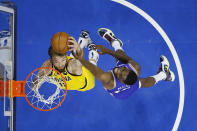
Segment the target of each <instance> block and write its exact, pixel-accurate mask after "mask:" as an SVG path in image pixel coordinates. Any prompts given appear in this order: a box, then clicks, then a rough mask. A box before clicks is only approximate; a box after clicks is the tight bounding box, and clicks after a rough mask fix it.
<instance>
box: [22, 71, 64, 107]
mask: <svg viewBox="0 0 197 131" xmlns="http://www.w3.org/2000/svg"><path fill="white" fill-rule="evenodd" d="M42 70H43V69H42ZM53 71H54V70H53ZM37 74H38V73H36V72H33V73H32V74H31V76H29V78H28V80H27V81H26V85H25V88H26V89H25V93H26V98H27V99H28V101H29V103H30V104H31V105H32V106H33V107H35V108H36V109H38V110H39V109H40V110H52V109H55V108H57V107H58V106H59V105H61V103H62V102H63V100H64V98H65V92H66V90H65V89H62V88H61V87H62V86H61V85H62V82H64V81H59V80H57V78H56V77H55V76H53V77H52V76H50V75H48V73H46V74H45V75H42V76H38V75H37ZM43 85H44V86H43ZM51 90H52V91H51ZM41 92H42V93H41Z"/></svg>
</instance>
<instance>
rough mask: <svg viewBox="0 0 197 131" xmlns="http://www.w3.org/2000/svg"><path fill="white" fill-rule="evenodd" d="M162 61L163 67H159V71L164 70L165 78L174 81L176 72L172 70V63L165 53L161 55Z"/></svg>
mask: <svg viewBox="0 0 197 131" xmlns="http://www.w3.org/2000/svg"><path fill="white" fill-rule="evenodd" d="M160 62H161V67H160V69H159V72H160V71H163V72H164V73H165V74H166V79H165V80H166V81H172V82H173V81H174V80H175V75H174V72H172V71H171V70H170V63H169V61H168V59H167V58H166V57H165V56H164V55H161V56H160Z"/></svg>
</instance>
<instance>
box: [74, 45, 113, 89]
mask: <svg viewBox="0 0 197 131" xmlns="http://www.w3.org/2000/svg"><path fill="white" fill-rule="evenodd" d="M73 55H74V57H75V58H76V59H78V60H79V61H80V62H81V64H82V65H83V66H84V67H86V68H87V69H88V70H89V71H90V72H91V73H92V74H93V75H94V76H95V77H96V78H97V79H98V80H100V81H101V82H102V84H103V86H104V87H108V83H109V82H110V81H111V80H112V79H113V78H112V75H111V73H110V72H104V71H103V70H102V69H101V68H99V67H98V66H96V65H94V64H92V63H90V62H89V61H87V60H85V59H84V54H83V49H78V50H76V51H73Z"/></svg>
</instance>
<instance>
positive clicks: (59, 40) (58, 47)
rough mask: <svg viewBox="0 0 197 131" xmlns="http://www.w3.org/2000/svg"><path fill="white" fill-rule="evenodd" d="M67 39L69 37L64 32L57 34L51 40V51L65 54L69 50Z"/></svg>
mask: <svg viewBox="0 0 197 131" xmlns="http://www.w3.org/2000/svg"><path fill="white" fill-rule="evenodd" d="M69 37H70V35H69V34H67V33H66V32H57V33H56V34H55V35H54V36H53V37H52V39H51V46H52V48H53V50H54V51H55V52H56V53H59V54H65V53H66V52H67V51H68V50H69V47H68V45H69V44H70V43H69V42H68V39H69Z"/></svg>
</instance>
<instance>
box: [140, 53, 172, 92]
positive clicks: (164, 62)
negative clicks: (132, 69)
mask: <svg viewBox="0 0 197 131" xmlns="http://www.w3.org/2000/svg"><path fill="white" fill-rule="evenodd" d="M160 62H161V66H160V68H159V71H158V73H157V74H156V75H154V76H150V77H148V78H140V82H141V87H142V88H147V87H151V86H153V85H155V84H156V83H157V82H159V81H161V80H166V81H174V79H175V75H174V73H173V72H172V71H171V70H170V68H169V67H170V64H169V61H168V59H167V58H166V57H165V56H163V55H162V56H160Z"/></svg>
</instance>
